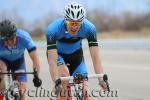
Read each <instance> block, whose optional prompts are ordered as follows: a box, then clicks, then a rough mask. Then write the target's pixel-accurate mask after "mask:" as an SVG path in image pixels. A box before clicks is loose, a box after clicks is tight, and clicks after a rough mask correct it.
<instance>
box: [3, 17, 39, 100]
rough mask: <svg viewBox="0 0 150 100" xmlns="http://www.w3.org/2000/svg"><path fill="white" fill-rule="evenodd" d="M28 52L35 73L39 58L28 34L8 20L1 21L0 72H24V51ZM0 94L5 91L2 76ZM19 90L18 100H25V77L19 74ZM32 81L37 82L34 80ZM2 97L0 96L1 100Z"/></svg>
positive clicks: (37, 69)
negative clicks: (19, 97)
mask: <svg viewBox="0 0 150 100" xmlns="http://www.w3.org/2000/svg"><path fill="white" fill-rule="evenodd" d="M25 49H27V50H28V52H29V55H30V58H31V59H32V62H33V68H35V69H36V71H37V72H39V70H40V63H39V57H38V55H37V50H36V46H35V44H34V42H33V40H32V38H31V36H30V35H29V33H28V32H26V31H24V30H21V29H17V28H16V26H15V24H14V23H12V22H11V21H10V20H3V21H2V22H0V72H5V71H6V70H11V71H17V70H24V71H26V66H25V59H24V51H25ZM0 78H1V80H0V92H1V93H2V92H3V91H4V90H5V82H4V75H1V76H0ZM16 78H17V80H18V83H19V90H20V96H21V99H20V100H25V95H24V93H25V90H26V82H27V76H26V75H24V74H20V75H18V76H17V77H16ZM34 81H37V82H38V81H39V80H38V78H36V79H35V78H34ZM2 98H3V97H2V96H1V100H3V99H2Z"/></svg>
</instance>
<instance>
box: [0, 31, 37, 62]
mask: <svg viewBox="0 0 150 100" xmlns="http://www.w3.org/2000/svg"><path fill="white" fill-rule="evenodd" d="M16 39H17V42H16V45H14V46H13V47H12V48H8V47H7V46H5V45H4V43H3V41H2V40H0V59H1V58H3V59H6V60H8V61H15V60H17V59H19V58H22V57H23V56H24V51H25V49H27V50H28V52H31V51H33V50H35V49H36V46H35V44H34V42H33V40H32V39H31V37H30V35H29V33H27V32H25V31H23V30H21V29H17V32H16Z"/></svg>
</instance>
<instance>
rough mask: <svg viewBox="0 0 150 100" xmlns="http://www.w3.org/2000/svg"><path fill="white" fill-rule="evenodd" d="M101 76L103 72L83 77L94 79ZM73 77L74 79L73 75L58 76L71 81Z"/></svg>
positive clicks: (62, 79)
mask: <svg viewBox="0 0 150 100" xmlns="http://www.w3.org/2000/svg"><path fill="white" fill-rule="evenodd" d="M103 76H104V75H103V74H90V75H87V76H85V78H87V79H95V78H101V77H103ZM74 79H75V78H74V76H68V77H60V80H61V81H73V80H74Z"/></svg>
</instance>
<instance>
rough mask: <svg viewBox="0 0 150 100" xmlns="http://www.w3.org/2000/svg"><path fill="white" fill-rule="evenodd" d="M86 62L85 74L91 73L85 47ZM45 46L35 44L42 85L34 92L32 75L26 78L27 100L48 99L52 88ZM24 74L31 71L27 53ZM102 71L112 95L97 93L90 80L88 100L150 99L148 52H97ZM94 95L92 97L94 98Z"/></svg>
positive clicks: (120, 50) (95, 85) (112, 50)
mask: <svg viewBox="0 0 150 100" xmlns="http://www.w3.org/2000/svg"><path fill="white" fill-rule="evenodd" d="M83 50H84V55H85V62H86V64H87V68H88V72H89V73H91V74H92V73H94V70H93V66H92V62H91V58H90V54H89V50H88V48H87V47H84V49H83ZM45 51H46V47H45V45H44V46H43V44H40V45H38V54H39V56H40V61H41V72H40V77H41V78H42V81H43V85H42V87H40V88H39V89H36V88H35V87H34V86H33V83H32V76H28V78H29V80H28V83H27V87H28V89H27V91H26V92H25V94H26V97H27V100H50V97H52V95H51V90H52V88H53V86H54V84H53V82H52V80H51V77H50V73H49V68H48V63H47V59H46V53H45ZM25 56H26V65H27V71H32V62H31V60H30V58H29V56H28V55H27V53H26V55H25ZM100 56H101V60H102V64H103V67H104V72H105V73H107V74H108V76H109V82H110V87H111V94H109V95H107V93H105V94H104V93H103V92H99V90H100V87H99V86H98V82H97V80H96V79H92V80H89V87H90V96H91V100H150V95H149V93H150V80H149V76H150V52H149V49H135V48H134V49H130V48H129V49H110V48H102V49H100ZM94 96H95V97H94Z"/></svg>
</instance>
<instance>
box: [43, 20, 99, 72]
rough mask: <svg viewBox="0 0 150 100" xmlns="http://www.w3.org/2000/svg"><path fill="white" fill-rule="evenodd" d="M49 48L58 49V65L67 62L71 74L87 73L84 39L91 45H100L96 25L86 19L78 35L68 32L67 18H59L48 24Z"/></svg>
mask: <svg viewBox="0 0 150 100" xmlns="http://www.w3.org/2000/svg"><path fill="white" fill-rule="evenodd" d="M46 37H47V50H51V49H57V51H58V65H59V64H64V63H65V64H66V65H67V66H68V68H69V71H70V74H71V75H75V73H77V72H80V73H87V70H86V66H85V63H84V58H83V53H82V48H81V47H82V42H81V41H82V39H87V40H88V45H89V47H92V46H98V43H97V37H96V28H95V26H94V25H93V24H92V23H91V22H90V21H88V20H87V19H84V20H83V21H82V23H81V26H80V30H79V31H78V33H77V34H76V35H71V34H69V33H68V31H67V28H66V23H65V20H64V19H63V18H62V19H58V20H56V21H54V22H53V23H51V24H50V25H49V26H48V29H47V32H46Z"/></svg>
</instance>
